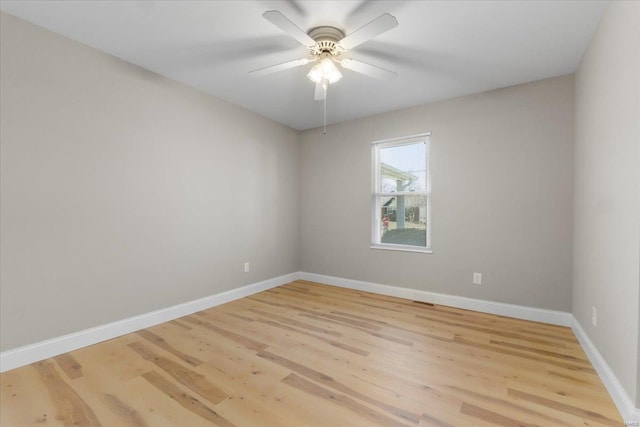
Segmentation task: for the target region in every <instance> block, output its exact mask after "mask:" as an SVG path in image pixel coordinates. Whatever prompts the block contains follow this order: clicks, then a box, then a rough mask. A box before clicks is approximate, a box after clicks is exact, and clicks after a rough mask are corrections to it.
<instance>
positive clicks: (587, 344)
mask: <svg viewBox="0 0 640 427" xmlns="http://www.w3.org/2000/svg"><path fill="white" fill-rule="evenodd" d="M298 279H301V280H309V281H312V282H318V283H325V284H328V285H334V286H339V287H342V288H348V289H354V290H359V291H365V292H373V293H377V294H382V295H388V296H394V297H398V298H406V299H410V300H413V301H423V302H430V303H433V304H440V305H446V306H450V307H457V308H463V309H467V310H474V311H479V312H483V313H490V314H497V315H500V316H508V317H513V318H516V319H524V320H532V321H535V322H543V323H549V324H553V325H559V326H568V327H571V328H572V329H573V331H574V333H575V335H576V337H577V338H578V341H579V342H580V344H581V345H582V348H583V349H584V350H585V353H586V354H587V357H588V358H589V360H590V361H591V363H592V364H593V366H594V368H595V369H596V371H597V372H598V375H600V378H601V379H602V382H603V383H604V385H605V387H606V388H607V390H608V392H609V394H610V395H611V398H612V399H613V401H614V403H615V404H616V406H617V408H618V410H619V411H620V414H621V415H622V417H623V418H624V421H625V422H628V423H634V422H639V423H640V409H638V408H636V407H635V405H634V403H633V401H632V400H631V398H630V397H629V395H628V394H627V393H626V391H625V390H624V388H623V387H622V385H621V384H620V381H619V380H618V379H617V377H616V376H615V374H614V373H613V371H612V370H611V368H610V367H609V365H608V364H607V362H606V361H605V360H604V358H603V357H602V355H601V354H600V352H599V351H598V350H597V348H596V347H595V346H594V345H593V343H592V342H591V340H590V339H589V337H588V336H587V334H586V333H585V332H584V330H583V329H582V327H581V326H580V324H579V323H578V322H577V321H576V319H575V318H574V317H573V315H572V314H571V313H567V312H562V311H555V310H545V309H540V308H534V307H526V306H520V305H514V304H505V303H499V302H493V301H485V300H477V299H473V298H466V297H459V296H454V295H446V294H439V293H435V292H429V291H423V290H419V289H410V288H401V287H396V286H389V285H382V284H379V283H371V282H363V281H359V280H351V279H343V278H340V277H333V276H325V275H321V274H314V273H306V272H297V273H291V274H286V275H284V276H279V277H275V278H273V279H268V280H264V281H262V282H258V283H253V284H251V285H247V286H243V287H241V288H238V289H232V290H230V291H226V292H222V293H219V294H216V295H211V296H208V297H205V298H201V299H198V300H194V301H189V302H186V303H183V304H178V305H174V306H172V307H168V308H165V309H161V310H157V311H153V312H150V313H146V314H142V315H139V316H134V317H130V318H128V319H123V320H119V321H116V322H111V323H107V324H105V325H101V326H97V327H95V328H90V329H85V330H83V331H79V332H74V333H72V334H68V335H64V336H61V337H57V338H52V339H49V340H46V341H41V342H39V343H35V344H31V345H27V346H24V347H20V348H16V349H13V350H9V351H5V352H2V353H0V372H5V371H8V370H10V369H14V368H18V367H20V366H24V365H28V364H30V363H34V362H37V361H39V360H43V359H47V358H49V357H54V356H57V355H59V354H63V353H66V352H69V351H72V350H76V349H78V348H81V347H86V346H89V345H92V344H97V343H99V342H102V341H106V340H108V339H112V338H116V337H119V336H122V335H125V334H128V333H131V332H135V331H138V330H140V329H144V328H148V327H151V326H154V325H157V324H159V323H162V322H167V321H169V320H173V319H177V318H179V317H182V316H186V315H189V314H192V313H195V312H197V311H201V310H205V309H207V308H211V307H215V306H217V305H220V304H224V303H226V302H229V301H233V300H236V299H239V298H243V297H246V296H249V295H253V294H255V293H258V292H261V291H264V290H267V289H271V288H275V287H277V286H280V285H284V284H286V283H289V282H293V281H295V280H298Z"/></svg>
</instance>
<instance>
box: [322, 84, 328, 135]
mask: <svg viewBox="0 0 640 427" xmlns="http://www.w3.org/2000/svg"><path fill="white" fill-rule="evenodd" d="M323 125H324V126H323V128H322V134H323V135H326V134H327V94H326V89H325V95H324V121H323Z"/></svg>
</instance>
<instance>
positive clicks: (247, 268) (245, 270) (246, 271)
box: [244, 262, 249, 273]
mask: <svg viewBox="0 0 640 427" xmlns="http://www.w3.org/2000/svg"><path fill="white" fill-rule="evenodd" d="M244 272H245V273H248V272H249V263H248V262H245V263H244Z"/></svg>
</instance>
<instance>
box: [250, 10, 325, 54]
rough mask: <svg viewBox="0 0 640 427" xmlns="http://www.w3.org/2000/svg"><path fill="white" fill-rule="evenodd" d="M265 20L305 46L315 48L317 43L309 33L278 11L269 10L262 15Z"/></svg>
mask: <svg viewBox="0 0 640 427" xmlns="http://www.w3.org/2000/svg"><path fill="white" fill-rule="evenodd" d="M262 16H263V17H264V19H266V20H267V21H269V22H271V23H272V24H273V25H275V26H276V27H278V28H280V29H281V30H282V31H284V32H285V33H287V34H289V35H290V36H291V37H293V38H294V39H296V40H297V41H298V42H300V44H302V45H303V46H313V45H315V44H316V41H315V40H313V39H312V38H311V37H309V35H308V34H307V33H305V32H304V31H303V30H302V29H301V28H300V27H298V26H297V25H296V24H294V23H293V22H292V21H291V20H290V19H289V18H287V17H286V16H284V15H283V14H282V13H280V12H279V11H277V10H268V11H266V12H265V13H263V14H262Z"/></svg>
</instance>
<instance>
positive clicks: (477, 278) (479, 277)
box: [473, 273, 482, 285]
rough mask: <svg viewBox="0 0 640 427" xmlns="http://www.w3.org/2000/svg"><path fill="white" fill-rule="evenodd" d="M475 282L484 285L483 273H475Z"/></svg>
mask: <svg viewBox="0 0 640 427" xmlns="http://www.w3.org/2000/svg"><path fill="white" fill-rule="evenodd" d="M473 284H474V285H482V273H473Z"/></svg>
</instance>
